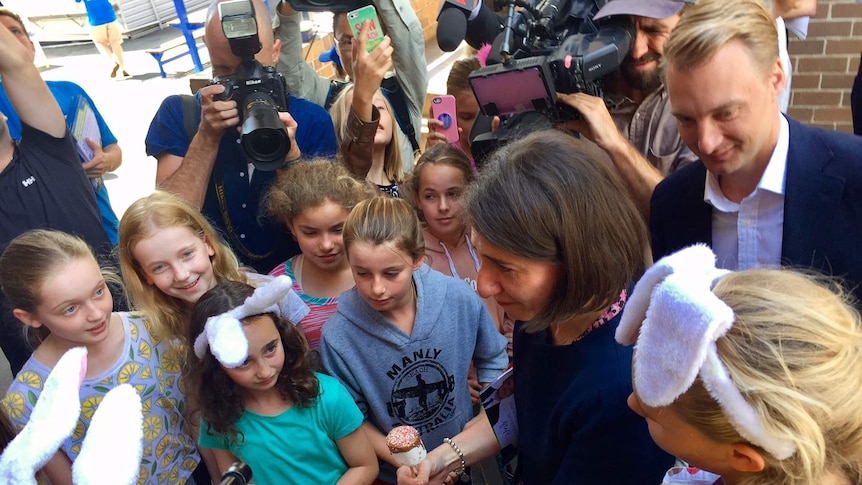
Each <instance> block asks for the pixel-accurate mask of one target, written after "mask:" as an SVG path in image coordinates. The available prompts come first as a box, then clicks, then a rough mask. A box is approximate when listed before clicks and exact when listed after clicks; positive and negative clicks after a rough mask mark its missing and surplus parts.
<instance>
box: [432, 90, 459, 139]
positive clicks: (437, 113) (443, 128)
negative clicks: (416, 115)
mask: <svg viewBox="0 0 862 485" xmlns="http://www.w3.org/2000/svg"><path fill="white" fill-rule="evenodd" d="M431 118H433V119H435V120H437V121H438V122H439V123H440V125H438V126H440V128H438V129H437V130H436V131H437V132H438V133H441V134H443V136H445V137H446V141H447V142H449V143H458V141H459V140H460V136H459V135H458V121H457V111H455V96H452V95H451V94H446V95H442V96H434V97H433V98H431Z"/></svg>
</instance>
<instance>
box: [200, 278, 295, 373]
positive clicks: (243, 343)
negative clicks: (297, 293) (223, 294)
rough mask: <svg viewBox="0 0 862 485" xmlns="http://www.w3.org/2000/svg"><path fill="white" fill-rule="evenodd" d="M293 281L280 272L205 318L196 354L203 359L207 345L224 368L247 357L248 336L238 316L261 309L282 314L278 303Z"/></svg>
mask: <svg viewBox="0 0 862 485" xmlns="http://www.w3.org/2000/svg"><path fill="white" fill-rule="evenodd" d="M292 285H293V282H292V281H291V280H290V277H288V276H283V275H282V276H279V277H278V278H275V279H273V280H272V281H270V282H268V283H266V284H265V285H263V286H260V287H258V288H257V289H256V290H254V293H252V295H251V296H250V297H248V298H246V300H245V302H243V304H242V305H240V306H238V307H236V308H234V309H233V310H230V311H228V312H225V313H222V314H221V315H215V316H212V317H209V318H207V323H206V325H205V326H204V331H203V332H201V334H200V335H198V338H196V339H195V355H196V356H197V357H198V359H203V358H204V357H205V356H206V353H207V347H209V349H210V350H211V351H212V353H213V356H215V358H216V359H217V360H218V361H219V362H221V364H222V365H223V366H225V367H227V368H230V369H233V368H235V367H239V366H240V365H242V363H243V362H245V360H246V359H247V358H248V339H246V337H245V333H244V332H243V331H242V323H241V322H240V320H242V319H243V318H248V317H250V316H252V315H261V314H264V313H275V314H278V315H281V314H282V311H281V307H280V306H279V303H280V302H281V301H282V300H284V298H285V297H286V296H287V295H288V294H289V293H290V290H291V286H292Z"/></svg>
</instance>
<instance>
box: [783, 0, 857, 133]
mask: <svg viewBox="0 0 862 485" xmlns="http://www.w3.org/2000/svg"><path fill="white" fill-rule="evenodd" d="M790 37H791V40H790V46H789V51H790V58H791V63H792V64H793V81H792V85H791V93H792V97H791V99H790V109H789V114H790V116H792V117H793V118H795V119H797V120H799V121H801V122H803V123H808V124H811V125H814V126H821V127H824V128H832V129H836V130H840V131H845V132H848V133H852V132H853V124H852V120H851V117H850V88H851V87H852V86H853V79H854V77H855V76H856V71H857V69H858V68H859V55H860V52H862V3H856V2H855V0H820V1H819V2H818V5H817V15H816V16H815V17H814V18H812V19H811V24H810V25H809V28H808V38H807V39H806V40H804V41H801V40H799V39H796V38H795V37H794V36H793V35H792V34H791V35H790Z"/></svg>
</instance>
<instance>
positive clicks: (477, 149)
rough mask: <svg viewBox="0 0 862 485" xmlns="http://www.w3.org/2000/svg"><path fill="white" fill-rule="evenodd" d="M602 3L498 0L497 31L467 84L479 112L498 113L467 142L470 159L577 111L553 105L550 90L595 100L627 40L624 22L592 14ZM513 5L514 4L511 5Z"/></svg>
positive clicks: (554, 99)
mask: <svg viewBox="0 0 862 485" xmlns="http://www.w3.org/2000/svg"><path fill="white" fill-rule="evenodd" d="M605 3H606V1H605V0H541V1H540V2H539V3H538V4H537V5H535V6H534V5H532V4H530V3H526V2H524V1H523V0H502V1H498V2H496V3H495V7H496V8H498V9H500V8H502V7H503V6H505V5H509V10H508V17H507V19H506V25H505V27H504V29H503V31H502V32H501V33H500V34H499V35H498V36H497V38H496V39H495V40H494V44H493V46H492V55H491V56H489V64H490V63H491V62H493V61H494V60H495V59H496V61H497V62H499V63H498V64H494V65H488V66H486V67H483V68H481V69H478V70H476V71H474V72H473V73H472V74H471V75H470V79H469V80H470V86H471V87H472V88H473V92H474V94H475V95H476V100H477V101H478V103H479V107H480V109H481V110H482V114H484V115H486V116H500V117H501V119H502V123H501V125H500V129H498V130H497V131H495V132H488V133H483V134H480V135H478V136H476V137H475V138H474V139H473V142H472V144H471V148H472V151H473V154H474V156H475V157H476V159H477V160H481V159H483V158H484V156H485V155H487V154H488V153H490V152H491V151H493V150H494V149H496V148H497V147H498V146H500V145H501V144H502V143H504V142H505V141H507V140H509V139H515V138H520V137H521V136H523V135H525V134H527V133H530V132H532V131H536V130H539V129H544V128H552V127H553V126H554V124H555V123H556V122H559V121H564V120H567V119H577V118H578V117H579V115H578V113H576V112H575V111H574V110H572V109H571V108H569V107H568V106H563V105H558V104H557V93H558V92H559V93H577V92H582V93H587V94H591V95H593V96H598V97H603V96H604V89H603V78H604V77H605V76H607V75H608V74H611V73H613V72H614V71H616V70H617V69H619V67H620V65H621V64H622V62H623V60H624V59H625V57H626V55H628V52H629V50H630V49H631V46H632V42H633V40H634V37H635V33H634V28H633V27H632V25H631V23H630V22H629V21H628V19H622V20H618V19H615V18H613V17H612V18H610V19H608V20H607V21H606V20H604V19H603V20H602V21H601V22H598V23H597V22H595V21H594V20H593V17H594V16H595V14H596V13H597V12H598V11H599V9H600V8H601V7H602V6H603V5H604V4H605ZM515 6H520V7H522V8H521V9H519V10H516V9H515Z"/></svg>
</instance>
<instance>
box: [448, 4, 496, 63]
mask: <svg viewBox="0 0 862 485" xmlns="http://www.w3.org/2000/svg"><path fill="white" fill-rule="evenodd" d="M501 30H503V18H502V17H500V16H499V15H497V14H496V13H494V11H493V10H491V9H490V8H488V7H486V6H485V5H484V4H483V3H482V1H481V0H444V2H443V6H442V7H441V9H440V13H439V14H438V15H437V46H438V47H440V49H441V50H443V51H444V52H452V51H454V50H455V49H457V48H458V46H459V45H460V44H461V42H462V41H464V40H466V41H467V43H468V44H470V46H472V47H474V48H476V49H478V48H480V47H482V44H490V43H491V42H493V41H494V37H496V36H497V34H498V33H499V32H500V31H501Z"/></svg>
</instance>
